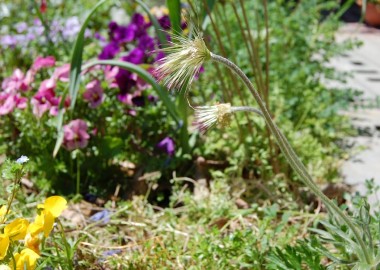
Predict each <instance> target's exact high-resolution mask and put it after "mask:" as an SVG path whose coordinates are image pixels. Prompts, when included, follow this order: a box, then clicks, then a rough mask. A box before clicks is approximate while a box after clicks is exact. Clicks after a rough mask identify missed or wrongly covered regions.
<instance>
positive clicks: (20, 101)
mask: <svg viewBox="0 0 380 270" xmlns="http://www.w3.org/2000/svg"><path fill="white" fill-rule="evenodd" d="M26 105H27V98H24V97H21V96H20V95H19V94H11V93H4V92H3V93H0V115H6V114H9V113H11V112H13V110H14V109H15V108H19V109H25V108H26Z"/></svg>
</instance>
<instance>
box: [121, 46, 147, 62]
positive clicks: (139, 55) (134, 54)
mask: <svg viewBox="0 0 380 270" xmlns="http://www.w3.org/2000/svg"><path fill="white" fill-rule="evenodd" d="M122 60H124V61H126V62H130V63H132V64H135V65H138V64H142V63H143V62H144V51H143V50H141V49H140V48H134V49H133V50H132V51H130V53H129V54H128V55H127V56H124V57H123V58H122Z"/></svg>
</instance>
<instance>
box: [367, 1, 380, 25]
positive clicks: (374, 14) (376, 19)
mask: <svg viewBox="0 0 380 270" xmlns="http://www.w3.org/2000/svg"><path fill="white" fill-rule="evenodd" d="M364 20H365V22H366V23H367V24H369V25H371V26H380V6H379V5H376V4H373V3H367V9H366V12H365V17H364Z"/></svg>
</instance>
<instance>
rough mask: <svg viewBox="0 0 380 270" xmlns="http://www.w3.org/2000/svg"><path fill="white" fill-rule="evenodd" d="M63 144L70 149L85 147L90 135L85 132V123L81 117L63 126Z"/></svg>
mask: <svg viewBox="0 0 380 270" xmlns="http://www.w3.org/2000/svg"><path fill="white" fill-rule="evenodd" d="M63 132H64V137H63V146H64V147H65V148H66V149H67V150H69V151H71V150H74V149H78V148H85V147H86V146H87V144H88V139H90V135H88V133H87V124H86V122H85V121H83V120H81V119H76V120H73V121H71V122H70V123H69V124H67V125H65V126H63Z"/></svg>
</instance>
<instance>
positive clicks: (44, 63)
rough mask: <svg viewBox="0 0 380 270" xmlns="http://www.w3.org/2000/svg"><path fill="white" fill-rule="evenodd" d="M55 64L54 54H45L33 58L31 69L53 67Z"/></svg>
mask: <svg viewBox="0 0 380 270" xmlns="http://www.w3.org/2000/svg"><path fill="white" fill-rule="evenodd" d="M54 65H55V58H54V56H47V57H45V58H44V57H41V56H39V57H37V58H36V60H34V63H33V65H32V70H33V71H35V72H36V71H38V70H40V69H41V68H45V67H53V66H54Z"/></svg>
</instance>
